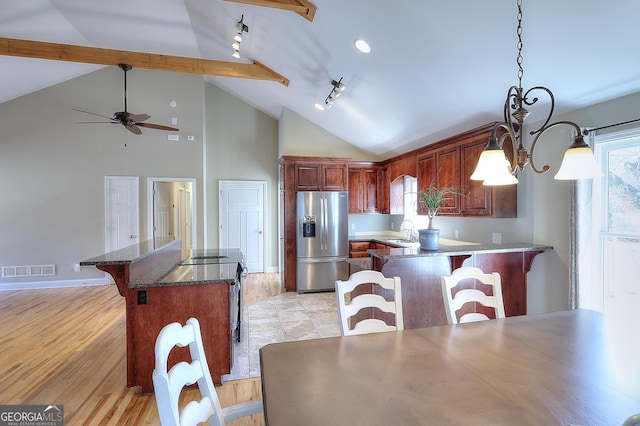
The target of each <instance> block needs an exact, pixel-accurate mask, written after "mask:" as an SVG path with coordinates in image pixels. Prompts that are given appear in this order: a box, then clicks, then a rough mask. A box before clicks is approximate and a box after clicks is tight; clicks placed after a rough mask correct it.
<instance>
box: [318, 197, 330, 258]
mask: <svg viewBox="0 0 640 426" xmlns="http://www.w3.org/2000/svg"><path fill="white" fill-rule="evenodd" d="M320 206H321V209H322V212H321V219H320V223H321V228H320V249H321V250H326V249H327V240H328V238H329V236H328V231H327V199H326V198H325V197H322V200H321V203H320Z"/></svg>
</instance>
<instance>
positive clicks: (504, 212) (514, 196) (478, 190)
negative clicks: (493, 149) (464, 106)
mask: <svg viewBox="0 0 640 426" xmlns="http://www.w3.org/2000/svg"><path fill="white" fill-rule="evenodd" d="M490 135H491V127H489V128H488V129H485V130H484V131H481V132H480V133H478V134H476V135H470V136H469V137H468V138H467V139H465V140H464V141H462V142H461V144H460V152H461V158H462V162H461V165H460V173H461V174H462V182H463V183H464V185H463V188H462V189H463V192H464V194H465V195H466V196H465V197H462V198H461V208H460V211H461V213H462V215H463V216H483V217H518V193H517V190H518V186H517V185H505V186H485V185H483V183H482V181H479V180H471V174H472V173H473V171H474V170H475V168H476V165H477V164H478V159H479V158H480V154H482V151H483V150H484V148H485V146H487V141H488V139H489V136H490ZM498 136H500V135H498ZM505 148H510V145H509V146H505ZM506 154H507V155H509V156H510V155H512V152H511V150H507V152H506Z"/></svg>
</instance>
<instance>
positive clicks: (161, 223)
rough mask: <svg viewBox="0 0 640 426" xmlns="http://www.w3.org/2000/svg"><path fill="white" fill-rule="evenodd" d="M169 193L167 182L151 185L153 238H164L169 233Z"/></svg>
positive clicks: (170, 233)
mask: <svg viewBox="0 0 640 426" xmlns="http://www.w3.org/2000/svg"><path fill="white" fill-rule="evenodd" d="M170 194H171V191H170V186H169V182H154V183H153V237H154V238H166V237H169V236H170V235H172V232H171V229H172V227H171V195H170Z"/></svg>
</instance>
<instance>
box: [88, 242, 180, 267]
mask: <svg viewBox="0 0 640 426" xmlns="http://www.w3.org/2000/svg"><path fill="white" fill-rule="evenodd" d="M173 241H174V239H173V238H157V239H151V240H147V241H143V242H141V243H138V244H133V245H130V246H128V247H125V248H121V249H119V250H115V251H112V252H109V253H105V254H101V255H100V256H96V257H92V258H91V259H87V260H83V261H82V262H80V266H95V265H119V264H128V263H135V262H137V261H139V260H142V259H144V258H145V257H147V256H148V255H149V254H151V253H153V252H154V251H155V250H157V249H159V248H160V247H162V246H165V245H167V244H169V243H171V242H173Z"/></svg>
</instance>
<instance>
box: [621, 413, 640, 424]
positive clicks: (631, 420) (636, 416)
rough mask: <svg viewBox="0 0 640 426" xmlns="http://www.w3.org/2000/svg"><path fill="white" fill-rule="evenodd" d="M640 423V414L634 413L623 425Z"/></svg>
mask: <svg viewBox="0 0 640 426" xmlns="http://www.w3.org/2000/svg"><path fill="white" fill-rule="evenodd" d="M638 425H640V414H634V415H633V416H629V417H628V418H627V419H626V420H625V421H624V423H622V426H638Z"/></svg>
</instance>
